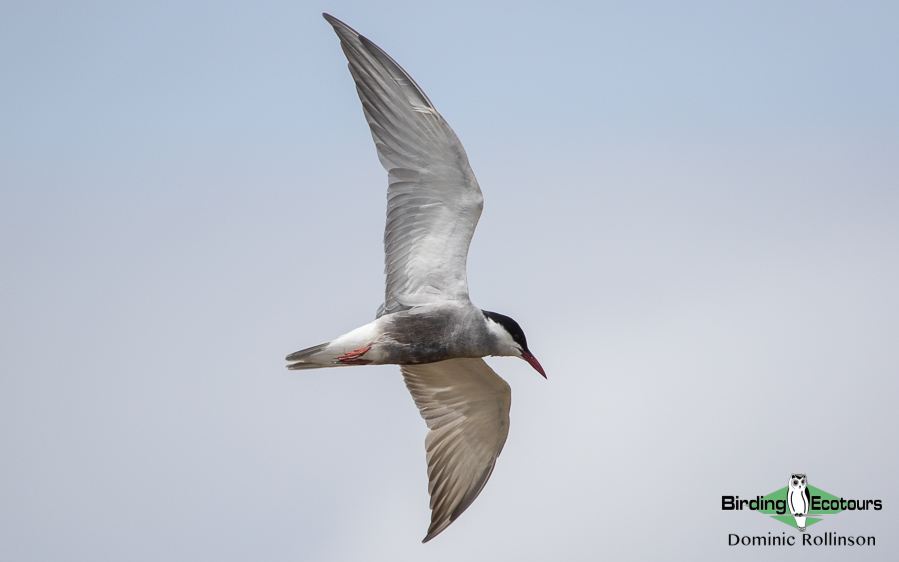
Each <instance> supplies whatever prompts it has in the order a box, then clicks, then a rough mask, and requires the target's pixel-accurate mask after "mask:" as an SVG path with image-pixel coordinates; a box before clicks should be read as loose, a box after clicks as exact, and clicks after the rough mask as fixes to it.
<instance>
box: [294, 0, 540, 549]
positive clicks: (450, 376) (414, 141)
mask: <svg viewBox="0 0 899 562" xmlns="http://www.w3.org/2000/svg"><path fill="white" fill-rule="evenodd" d="M322 15H323V16H324V18H325V19H326V20H327V21H328V23H330V24H331V25H332V26H333V27H334V31H335V32H336V33H337V36H338V37H339V38H340V46H341V47H342V48H343V52H344V54H345V55H346V58H347V60H348V61H349V69H350V74H352V76H353V80H354V81H355V83H356V91H357V92H358V94H359V99H360V100H361V101H362V110H363V112H364V113H365V119H366V121H368V125H369V127H370V128H371V135H372V138H373V139H374V141H375V146H376V148H377V152H378V158H379V159H380V161H381V164H382V165H383V166H384V169H385V170H387V180H388V188H387V225H386V228H385V231H384V252H385V260H384V261H385V273H386V275H387V283H386V291H385V297H384V303H383V304H382V305H381V306H380V308H379V309H378V312H377V316H376V319H375V320H374V321H373V322H371V323H369V324H366V325H364V326H361V327H359V328H356V329H355V330H352V331H350V332H348V333H346V334H344V335H342V336H340V337H338V338H337V339H335V340H333V341H330V342H328V343H323V344H320V345H316V346H314V347H310V348H307V349H303V350H301V351H297V352H296V353H292V354H290V355H288V356H287V361H289V362H290V364H289V365H288V366H287V368H288V369H293V370H300V369H318V368H322V367H343V366H351V365H386V364H390V365H399V366H400V370H401V371H402V374H403V378H404V380H405V383H406V387H407V388H408V389H409V392H410V393H411V394H412V399H413V400H414V401H415V405H416V406H417V407H418V409H419V411H420V412H421V416H422V417H423V418H424V420H425V422H427V425H428V429H429V431H428V435H427V437H426V439H425V450H426V455H427V463H428V493H429V494H430V496H431V503H430V507H431V523H430V526H429V527H428V533H427V535H426V536H425V538H424V540H423V541H422V542H427V541H429V540H431V539H432V538H434V537H435V536H436V535H437V534H439V533H440V532H441V531H443V530H444V529H446V527H447V526H448V525H449V524H450V523H452V522H453V521H455V520H456V518H458V517H459V515H461V514H462V512H463V511H465V510H466V509H467V508H468V506H470V505H471V503H472V502H473V501H474V500H475V498H476V497H477V496H478V494H480V493H481V490H483V488H484V484H486V483H487V479H488V478H490V474H491V473H492V472H493V467H494V464H495V463H496V458H497V457H498V456H499V454H500V451H502V449H503V445H504V444H505V442H506V437H507V436H508V434H509V406H510V404H511V390H510V388H509V385H508V384H506V382H505V381H504V380H503V379H501V378H500V377H499V375H497V374H496V373H495V372H494V371H493V369H491V368H490V367H489V366H488V365H487V363H486V362H484V359H483V357H486V356H488V355H498V356H511V357H520V358H522V359H524V360H525V361H527V362H528V363H529V364H530V365H531V366H532V367H533V368H534V369H536V370H537V372H539V373H540V374H541V375H543V376H544V377H546V373H545V372H544V370H543V367H541V366H540V363H539V362H538V361H537V359H536V358H535V357H534V355H533V354H532V353H531V351H530V350H529V349H528V344H527V340H526V339H525V335H524V332H523V331H522V329H521V327H520V326H519V325H518V323H517V322H515V320H512V319H511V318H509V317H508V316H504V315H502V314H497V313H495V312H488V311H486V310H481V309H480V308H478V307H476V306H474V305H473V304H472V303H471V300H469V298H468V279H467V275H466V272H465V263H466V261H467V259H468V246H469V244H470V242H471V237H472V235H473V234H474V230H475V226H476V225H477V223H478V218H479V217H480V216H481V209H482V208H483V201H484V199H483V197H482V195H481V189H480V187H479V186H478V182H477V180H476V179H475V176H474V173H473V172H472V170H471V167H470V166H469V164H468V157H467V156H466V154H465V150H464V149H463V148H462V144H461V143H460V142H459V139H458V138H457V137H456V134H455V133H454V132H453V130H452V129H451V128H450V126H449V124H447V122H446V121H445V120H444V119H443V117H441V116H440V114H439V113H437V110H436V109H435V108H434V105H433V104H432V103H431V101H430V100H429V99H428V96H426V95H425V93H424V92H423V91H422V90H421V88H420V87H419V86H418V84H416V83H415V81H414V80H412V78H411V77H410V76H409V75H408V74H407V73H406V71H404V70H403V69H402V68H400V66H399V65H398V64H397V63H396V62H395V61H394V60H393V59H392V58H390V56H389V55H388V54H387V53H385V52H384V51H382V50H381V49H380V48H379V47H378V46H377V45H375V44H374V43H372V42H371V41H369V40H368V39H366V38H365V37H363V36H362V35H359V34H358V33H357V32H356V31H354V30H353V29H352V28H350V27H349V26H347V25H346V24H344V23H343V22H341V21H339V20H337V19H336V18H334V17H332V16H330V15H328V14H322Z"/></svg>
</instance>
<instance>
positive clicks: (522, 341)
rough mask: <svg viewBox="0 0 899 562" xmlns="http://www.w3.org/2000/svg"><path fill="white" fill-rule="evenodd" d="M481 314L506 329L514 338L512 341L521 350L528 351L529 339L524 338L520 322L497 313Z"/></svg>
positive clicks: (487, 312)
mask: <svg viewBox="0 0 899 562" xmlns="http://www.w3.org/2000/svg"><path fill="white" fill-rule="evenodd" d="M481 312H483V313H484V316H486V317H487V318H489V319H490V320H493V321H494V322H496V323H497V324H499V325H500V326H502V327H503V328H505V329H506V331H507V332H509V335H511V336H512V340H513V341H514V342H515V343H517V344H518V345H520V346H521V349H524V350H525V351H527V349H528V339H527V338H526V337H524V330H522V329H521V326H519V325H518V322H516V321H515V320H512V319H511V318H509V317H508V316H504V315H502V314H499V313H496V312H490V311H489V310H482V311H481Z"/></svg>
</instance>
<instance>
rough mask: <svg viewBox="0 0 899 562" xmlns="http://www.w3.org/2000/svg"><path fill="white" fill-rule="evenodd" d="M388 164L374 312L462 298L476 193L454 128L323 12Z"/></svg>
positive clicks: (364, 42)
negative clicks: (379, 293)
mask: <svg viewBox="0 0 899 562" xmlns="http://www.w3.org/2000/svg"><path fill="white" fill-rule="evenodd" d="M324 17H325V19H326V20H328V23H330V24H331V25H332V26H333V27H334V30H335V31H336V32H337V35H338V36H339V37H340V44H341V47H342V48H343V52H344V53H345V54H346V57H347V60H348V61H349V68H350V73H351V74H352V76H353V80H354V81H355V82H356V91H357V92H358V94H359V99H360V100H361V101H362V109H363V111H364V113H365V118H366V120H367V121H368V124H369V127H370V128H371V134H372V138H373V139H374V142H375V146H376V147H377V150H378V158H379V159H380V161H381V164H382V165H383V166H384V169H385V170H387V178H388V189H387V225H386V228H385V231H384V251H385V260H384V261H385V273H386V275H387V285H386V291H385V299H384V304H383V305H382V306H381V309H379V311H378V316H380V315H382V314H385V313H392V312H398V311H400V310H405V309H408V308H410V307H412V306H418V305H422V304H429V303H434V302H438V301H440V300H448V299H449V300H452V299H462V298H466V299H467V298H468V280H467V276H466V271H465V265H466V261H467V259H468V246H469V244H470V242H471V237H472V236H473V235H474V230H475V227H476V226H477V223H478V219H479V218H480V216H481V209H482V208H483V197H482V196H481V190H480V188H479V187H478V182H477V180H476V179H475V176H474V173H473V172H472V171H471V167H470V166H469V164H468V157H467V156H466V154H465V150H464V149H463V148H462V144H461V143H460V142H459V139H458V138H457V137H456V134H455V133H454V132H453V130H452V129H451V128H450V126H449V125H448V124H447V122H446V121H445V120H444V119H443V117H441V116H440V114H439V113H437V110H436V109H434V106H433V105H432V104H431V101H430V100H429V99H428V97H427V96H426V95H425V93H424V92H422V90H421V88H419V87H418V85H417V84H416V83H415V81H414V80H412V78H411V77H410V76H409V75H408V74H406V72H405V71H404V70H403V69H402V68H400V66H399V65H398V64H397V63H396V62H395V61H394V60H393V59H392V58H390V56H389V55H387V53H385V52H384V51H382V50H381V49H380V48H379V47H378V46H377V45H375V44H374V43H372V42H371V41H369V40H368V39H366V38H365V37H363V36H361V35H359V34H358V33H356V31H354V30H353V29H352V28H350V27H349V26H347V25H346V24H344V23H342V22H341V21H339V20H337V19H335V18H333V17H331V16H329V15H327V14H324Z"/></svg>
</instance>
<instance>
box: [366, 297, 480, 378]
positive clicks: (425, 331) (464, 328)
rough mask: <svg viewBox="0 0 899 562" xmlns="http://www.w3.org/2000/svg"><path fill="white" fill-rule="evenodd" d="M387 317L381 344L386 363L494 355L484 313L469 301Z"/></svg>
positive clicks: (401, 363)
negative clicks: (465, 303) (464, 303)
mask: <svg viewBox="0 0 899 562" xmlns="http://www.w3.org/2000/svg"><path fill="white" fill-rule="evenodd" d="M384 320H385V321H386V322H385V323H384V331H383V333H382V336H381V338H379V344H380V345H379V346H378V347H379V349H378V351H379V355H382V354H383V355H382V356H383V359H382V360H381V361H382V362H384V363H392V364H397V365H416V364H422V363H436V362H437V361H445V360H447V359H455V358H461V357H484V356H486V355H491V345H490V343H491V342H492V340H493V338H492V336H491V335H490V334H489V333H488V331H487V326H486V322H485V321H484V316H483V314H482V313H481V311H480V310H479V309H478V308H476V307H474V306H473V305H471V304H470V303H468V304H467V306H466V305H461V304H441V305H434V306H425V307H417V308H413V309H410V310H404V311H402V312H396V313H394V314H390V315H388V316H386V317H384Z"/></svg>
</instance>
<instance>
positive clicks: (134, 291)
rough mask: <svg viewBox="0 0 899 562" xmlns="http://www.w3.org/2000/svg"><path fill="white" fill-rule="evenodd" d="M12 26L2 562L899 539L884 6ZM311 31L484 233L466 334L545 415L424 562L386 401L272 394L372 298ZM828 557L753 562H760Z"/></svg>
mask: <svg viewBox="0 0 899 562" xmlns="http://www.w3.org/2000/svg"><path fill="white" fill-rule="evenodd" d="M726 4H727V5H725V3H720V2H678V3H673V2H589V3H588V2H584V3H573V2H552V3H541V4H540V5H534V4H532V3H522V2H486V3H485V2H467V1H460V2H452V3H449V2H446V3H440V4H435V5H429V4H424V3H422V2H369V3H365V4H357V3H351V2H331V3H325V4H313V3H309V2H256V3H253V4H250V3H234V2H154V3H145V4H135V3H116V2H92V3H80V4H79V3H72V2H27V3H26V2H16V3H13V2H3V3H0V71H2V76H3V78H2V80H0V263H2V269H0V272H2V273H0V358H2V368H0V558H2V559H5V560H217V561H224V560H251V559H253V560H353V559H355V560H391V561H396V560H477V559H488V558H493V559H508V560H512V559H514V560H548V559H558V560H563V559H564V560H597V559H619V560H620V559H628V558H630V559H651V558H654V559H663V558H664V559H712V558H723V557H727V558H734V559H746V560H749V559H757V557H758V556H759V554H760V553H759V551H757V550H754V549H750V548H737V547H728V546H727V535H728V533H739V534H767V533H768V532H769V531H770V532H771V533H776V534H779V533H781V532H782V531H787V532H788V533H789V532H792V531H791V530H790V529H789V528H787V527H786V526H785V525H783V524H781V523H778V522H776V521H773V520H770V519H769V518H767V517H765V516H762V515H759V514H753V513H746V512H723V511H721V510H720V501H721V500H720V498H721V496H722V495H740V496H741V497H752V496H754V495H756V494H761V495H764V494H767V493H769V492H772V491H774V490H776V489H778V488H780V487H783V486H784V485H786V482H787V478H788V477H789V475H790V474H791V473H792V472H806V473H807V474H808V475H809V482H810V484H811V485H813V486H817V487H819V488H821V489H824V490H826V491H828V492H830V493H832V494H835V495H838V496H840V495H842V496H844V497H847V498H849V497H852V498H858V499H882V500H883V502H884V506H885V507H884V510H883V511H879V512H852V513H842V514H839V515H835V516H832V517H831V518H829V519H827V520H825V521H824V522H822V523H819V524H818V525H816V526H815V527H811V528H810V529H811V530H812V531H813V532H814V533H817V534H820V533H824V532H827V531H831V532H836V533H839V534H840V535H850V534H852V535H856V534H864V535H876V536H877V539H878V546H877V547H876V548H872V549H866V550H863V551H861V550H859V551H858V552H859V553H861V555H862V556H864V557H865V558H866V559H884V560H886V559H895V557H896V556H897V554H899V551H897V549H896V548H895V544H891V543H894V542H895V541H892V540H891V536H892V535H893V534H894V533H893V530H894V529H895V527H896V525H897V523H899V520H897V518H896V515H895V510H894V509H892V508H891V506H894V505H896V504H897V503H899V487H897V485H896V484H895V483H893V479H892V478H891V477H890V476H891V475H893V474H896V473H897V472H899V457H897V455H896V452H895V450H896V449H897V447H896V445H897V429H896V428H897V427H899V416H897V413H896V402H897V398H899V382H897V372H899V345H897V343H899V291H897V290H896V287H899V259H897V256H899V158H897V157H896V155H897V154H899V104H897V102H896V100H899V36H897V33H896V30H897V29H899V5H897V4H896V3H892V2H752V3H749V2H743V3H726ZM322 11H327V12H329V13H331V14H333V15H334V16H336V17H338V18H340V19H342V20H344V21H345V22H347V23H348V24H349V25H351V26H352V27H354V28H356V29H357V30H358V31H359V32H361V33H362V34H364V35H366V36H367V37H369V38H370V39H372V40H373V41H374V42H375V43H377V44H378V45H380V46H381V47H382V48H384V49H385V50H386V51H387V52H388V53H389V54H390V55H391V56H393V57H394V58H395V59H396V60H397V61H398V62H399V63H400V64H401V65H402V66H403V67H404V68H405V69H406V70H407V71H408V72H409V73H410V74H411V75H412V76H413V77H414V78H415V79H416V81H417V82H418V83H419V85H420V86H421V87H422V88H423V89H424V90H425V92H426V93H427V94H428V96H429V97H430V99H431V100H432V101H433V102H434V104H435V105H436V106H437V109H438V110H439V111H440V112H441V113H442V114H443V115H444V117H446V119H447V120H448V121H449V122H450V124H451V125H452V126H453V128H454V129H455V131H456V133H457V134H458V135H459V137H460V138H461V140H462V142H463V144H464V145H465V147H466V149H467V151H468V155H469V158H470V161H471V163H472V167H473V169H474V171H475V173H476V174H477V176H478V179H479V182H480V184H481V187H482V189H483V191H484V196H485V200H486V203H485V210H484V214H483V216H482V219H481V224H480V225H479V227H478V231H477V233H476V234H475V238H474V242H473V244H472V249H471V254H470V258H469V280H470V285H471V294H472V299H473V301H474V302H475V304H477V305H479V306H481V307H483V308H486V309H488V310H495V311H498V312H501V313H504V314H508V315H510V316H513V317H514V318H515V319H516V320H518V321H519V322H520V323H521V325H522V327H523V328H524V330H525V332H526V333H527V335H528V341H529V343H530V345H531V348H532V350H533V351H534V353H535V354H536V356H537V357H538V358H539V359H540V361H541V363H542V364H543V365H544V367H545V368H546V371H547V374H548V376H549V378H548V380H543V379H542V378H541V377H539V376H537V375H536V374H535V373H534V372H533V371H532V370H531V369H530V367H528V365H527V364H525V363H524V362H522V361H516V360H512V359H497V360H491V364H492V365H493V367H494V368H495V369H496V370H497V371H498V372H499V373H500V374H501V375H502V376H503V377H504V378H506V380H508V381H509V383H510V385H511V386H512V389H513V406H512V426H511V433H510V436H509V440H508V442H507V444H506V448H505V450H504V451H503V454H502V456H501V457H500V459H499V461H498V463H497V466H496V470H495V472H494V474H493V477H492V479H491V481H490V483H489V484H488V485H487V487H486V489H485V491H484V492H483V494H482V495H481V497H480V498H479V499H478V500H477V501H476V502H475V503H474V504H473V506H472V507H471V508H470V509H469V510H468V511H467V512H466V513H465V514H464V515H463V516H462V517H461V518H460V519H459V520H458V521H457V522H456V523H454V524H453V525H452V526H451V527H450V528H449V529H448V530H447V531H446V532H444V533H443V534H442V535H441V536H439V537H438V538H436V539H435V540H433V541H431V542H430V543H428V544H427V545H421V544H420V543H419V541H420V540H421V538H422V537H423V536H424V533H425V530H426V528H427V522H428V509H427V505H428V498H427V477H426V473H425V462H424V450H423V440H424V434H425V431H426V428H425V425H424V422H423V421H422V420H421V419H420V418H419V416H418V412H417V411H416V409H415V407H414V405H413V403H412V400H411V398H410V397H409V396H408V394H407V393H406V391H405V388H404V386H403V384H402V379H401V377H400V375H399V373H398V369H396V368H395V367H377V368H358V369H343V370H340V371H339V372H337V371H317V372H299V373H296V372H288V371H287V370H286V369H285V368H284V361H283V357H284V356H285V355H286V354H288V353H290V352H292V351H295V350H297V349H300V348H303V347H306V346H309V345H314V344H317V343H320V342H323V341H326V340H328V339H330V338H333V337H334V336H336V335H339V334H341V333H343V332H345V331H347V330H349V329H351V328H353V327H356V326H358V325H361V324H363V323H365V322H367V321H369V320H370V319H371V318H372V317H373V315H374V313H375V310H376V309H377V306H378V304H379V303H380V300H381V299H382V298H383V276H382V273H381V271H382V263H383V256H382V253H381V252H382V246H381V235H382V229H383V224H384V209H385V202H384V197H385V192H386V177H385V173H384V172H383V170H382V169H381V167H380V165H379V164H378V161H377V158H376V156H375V151H374V148H373V146H372V143H371V138H370V135H369V133H368V131H367V127H366V125H365V122H364V119H363V116H362V111H361V108H360V105H359V101H358V99H357V97H356V94H355V90H354V87H353V84H352V80H351V78H350V76H349V72H348V71H347V69H346V61H345V59H344V57H343V53H342V52H341V50H340V47H339V43H338V40H337V38H336V36H335V35H334V33H333V31H332V30H331V29H330V26H328V25H327V23H326V22H325V21H324V20H323V19H322V18H321V16H320V13H321V12H322ZM812 554H813V555H814V556H815V557H816V559H824V560H827V559H832V560H836V559H842V557H844V556H845V554H846V551H845V550H840V549H833V548H830V549H829V548H817V549H814V550H813V551H811V550H809V549H808V548H806V549H801V547H794V548H793V549H789V548H781V549H768V550H765V552H764V555H765V556H767V557H770V558H771V559H775V560H776V559H784V560H786V559H790V560H795V559H796V557H797V556H800V557H806V556H809V555H812Z"/></svg>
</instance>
